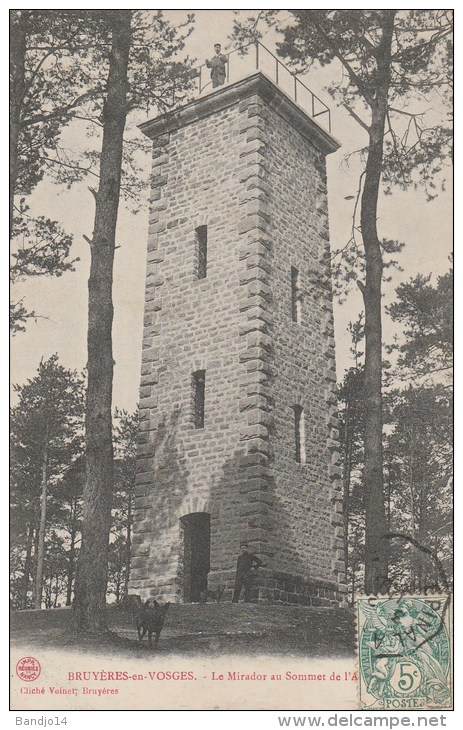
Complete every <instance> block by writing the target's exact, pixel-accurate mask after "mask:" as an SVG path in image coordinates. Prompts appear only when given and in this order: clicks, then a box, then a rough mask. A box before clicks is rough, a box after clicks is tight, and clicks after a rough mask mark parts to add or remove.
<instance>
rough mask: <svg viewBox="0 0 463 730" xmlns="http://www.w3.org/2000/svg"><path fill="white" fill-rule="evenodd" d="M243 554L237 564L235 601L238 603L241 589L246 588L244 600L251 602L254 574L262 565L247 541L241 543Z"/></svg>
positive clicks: (239, 556)
mask: <svg viewBox="0 0 463 730" xmlns="http://www.w3.org/2000/svg"><path fill="white" fill-rule="evenodd" d="M240 549H241V554H240V555H238V562H237V564H236V578H235V590H234V591H233V603H238V600H239V597H240V593H241V589H242V588H244V602H245V603H251V583H252V576H253V575H254V572H255V571H256V570H257V568H260V567H261V565H262V560H259V558H257V557H256V556H255V555H253V554H252V553H250V552H249V550H248V545H247V543H246V542H242V543H241V545H240Z"/></svg>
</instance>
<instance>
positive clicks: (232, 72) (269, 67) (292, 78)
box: [197, 41, 331, 132]
mask: <svg viewBox="0 0 463 730" xmlns="http://www.w3.org/2000/svg"><path fill="white" fill-rule="evenodd" d="M222 55H224V56H226V58H227V63H226V68H225V71H226V78H225V82H224V84H223V86H225V85H227V84H232V83H235V82H236V81H239V80H240V79H243V78H245V77H246V76H249V75H250V74H251V73H253V72H254V71H262V72H263V73H264V74H265V75H266V76H268V77H269V78H270V79H271V80H272V81H274V82H275V84H276V85H277V86H278V87H279V88H280V89H281V90H282V91H283V92H284V93H285V94H286V95H287V96H289V97H290V98H291V99H292V100H293V101H294V102H296V104H298V106H300V107H301V108H302V109H303V110H304V111H305V113H306V114H308V115H309V116H310V117H312V118H313V119H315V118H317V117H319V118H320V119H319V121H320V122H321V123H322V124H323V126H325V127H326V129H327V130H328V132H331V112H330V109H329V107H328V106H327V105H326V104H325V103H324V102H323V101H322V100H321V99H319V97H318V96H317V95H316V94H314V93H313V91H311V90H310V89H309V88H308V87H307V86H306V85H305V84H304V82H303V81H301V80H300V79H299V78H298V77H297V76H296V74H294V73H292V71H290V70H289V69H288V68H287V67H286V66H285V65H284V64H283V63H282V62H281V61H280V60H279V59H278V58H277V57H276V56H275V54H274V53H272V52H271V51H269V49H268V48H266V47H265V46H264V45H263V44H262V43H260V42H259V41H256V42H251V43H248V45H246V46H242V47H241V48H236V49H235V50H234V51H230V52H229V53H224V54H222ZM197 75H198V89H197V93H198V94H199V95H203V94H205V93H210V92H211V91H212V81H211V78H210V69H209V68H208V67H207V65H206V64H205V63H203V64H201V66H199V67H198V69H197Z"/></svg>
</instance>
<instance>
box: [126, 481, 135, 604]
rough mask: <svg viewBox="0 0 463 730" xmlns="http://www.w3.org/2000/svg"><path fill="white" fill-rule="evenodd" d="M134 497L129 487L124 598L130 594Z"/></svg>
mask: <svg viewBox="0 0 463 730" xmlns="http://www.w3.org/2000/svg"><path fill="white" fill-rule="evenodd" d="M132 495H133V489H132V487H129V494H128V496H129V499H128V504H127V544H126V547H125V578H124V596H127V595H128V594H129V580H130V553H131V548H132Z"/></svg>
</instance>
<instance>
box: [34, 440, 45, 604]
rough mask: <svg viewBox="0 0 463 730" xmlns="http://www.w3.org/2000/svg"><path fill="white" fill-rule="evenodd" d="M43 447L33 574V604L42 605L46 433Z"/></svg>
mask: <svg viewBox="0 0 463 730" xmlns="http://www.w3.org/2000/svg"><path fill="white" fill-rule="evenodd" d="M45 439H46V440H45V447H44V451H43V461H42V494H41V496H40V524H39V537H38V542H37V572H36V575H35V596H34V606H35V608H37V609H40V608H41V607H42V584H43V559H44V556H45V528H46V524H47V488H48V433H47V434H46V436H45Z"/></svg>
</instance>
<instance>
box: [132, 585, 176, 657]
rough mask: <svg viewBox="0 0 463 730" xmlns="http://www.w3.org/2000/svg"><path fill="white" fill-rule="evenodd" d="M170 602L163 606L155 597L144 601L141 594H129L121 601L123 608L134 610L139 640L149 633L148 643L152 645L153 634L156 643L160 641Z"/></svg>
mask: <svg viewBox="0 0 463 730" xmlns="http://www.w3.org/2000/svg"><path fill="white" fill-rule="evenodd" d="M169 606H170V603H165V604H164V605H163V606H161V604H160V603H158V602H157V601H156V599H155V598H148V599H147V600H146V601H145V602H144V603H143V601H142V599H141V598H140V596H138V595H129V596H126V597H125V598H124V599H123V600H122V602H121V608H123V609H125V610H130V611H131V612H132V616H133V619H134V621H135V626H136V627H137V633H138V641H140V642H141V641H142V639H143V637H144V636H145V634H148V645H149V646H152V642H151V638H152V636H153V634H154V635H155V637H154V645H155V646H157V645H158V643H159V636H160V633H161V630H162V627H163V625H164V619H165V616H166V613H167V611H168V609H169Z"/></svg>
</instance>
